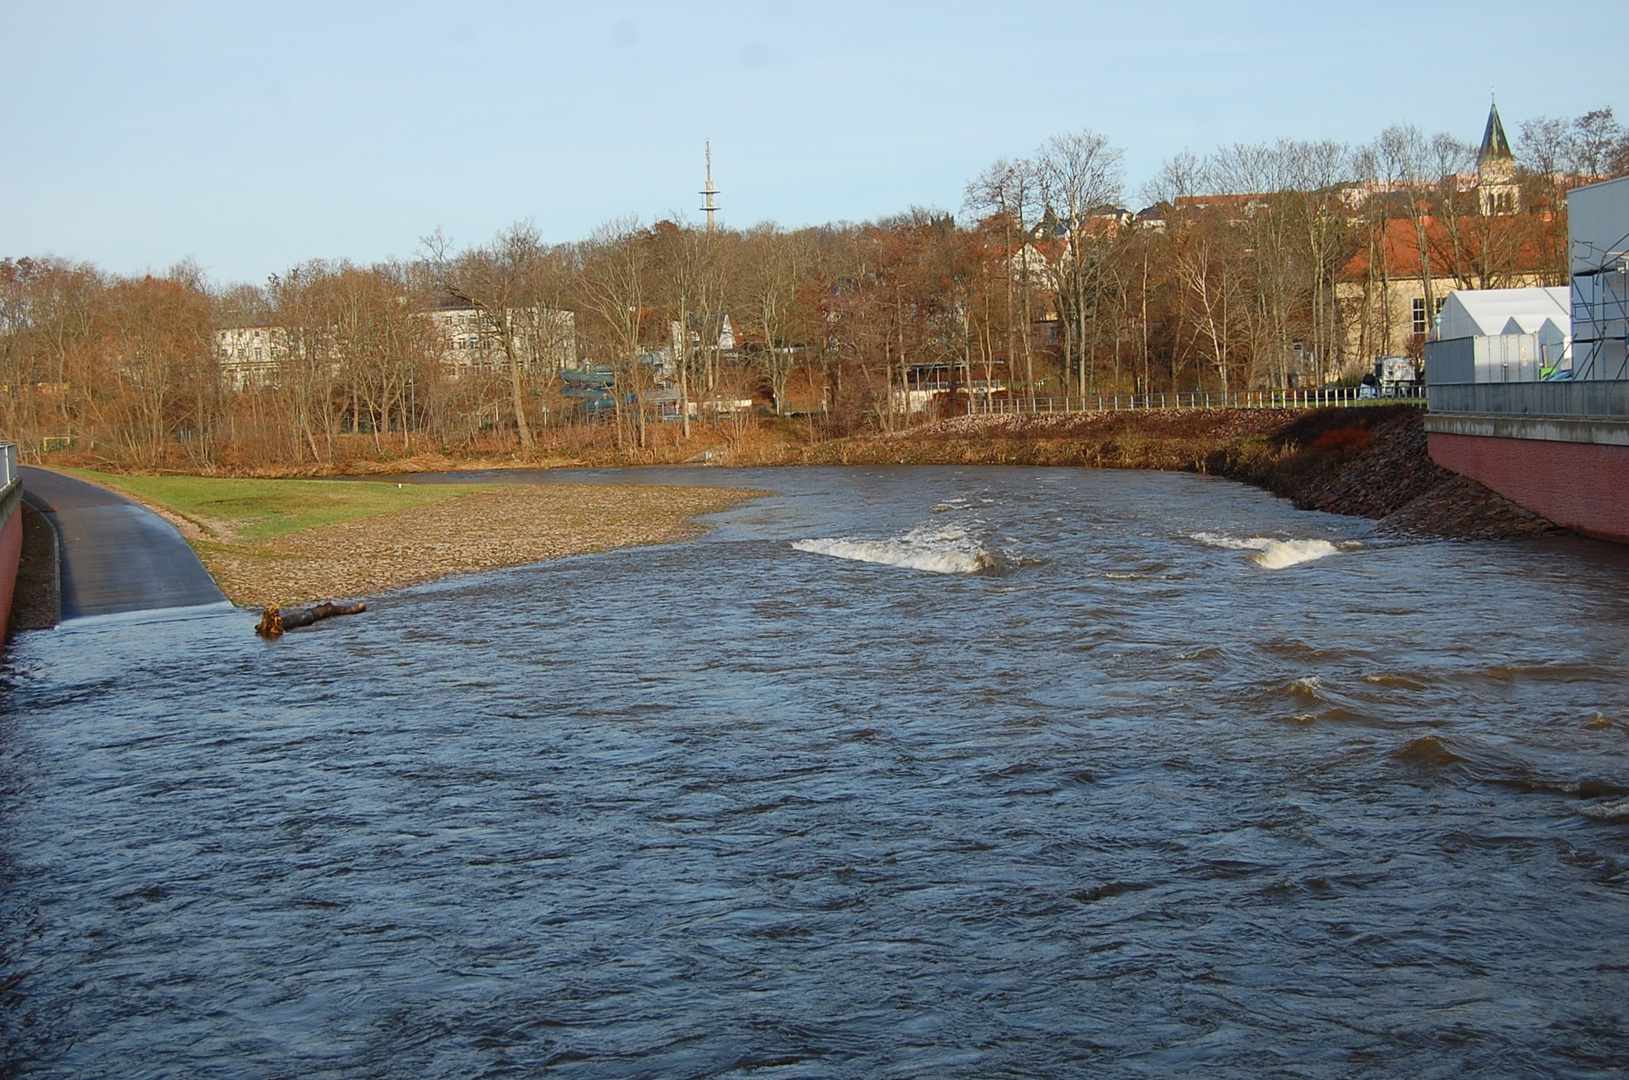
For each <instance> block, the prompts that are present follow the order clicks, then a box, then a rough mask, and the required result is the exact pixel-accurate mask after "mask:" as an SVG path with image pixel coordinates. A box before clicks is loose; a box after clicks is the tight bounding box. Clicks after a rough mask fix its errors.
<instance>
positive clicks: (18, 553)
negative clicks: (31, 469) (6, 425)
mask: <svg viewBox="0 0 1629 1080" xmlns="http://www.w3.org/2000/svg"><path fill="white" fill-rule="evenodd" d="M0 481H3V484H0V642H3V641H5V640H6V636H7V634H8V633H9V632H10V630H11V598H12V597H13V596H14V595H15V594H16V592H17V562H18V560H19V559H21V558H22V555H23V514H22V508H23V477H22V473H21V472H19V471H18V469H17V446H16V444H15V443H5V444H0Z"/></svg>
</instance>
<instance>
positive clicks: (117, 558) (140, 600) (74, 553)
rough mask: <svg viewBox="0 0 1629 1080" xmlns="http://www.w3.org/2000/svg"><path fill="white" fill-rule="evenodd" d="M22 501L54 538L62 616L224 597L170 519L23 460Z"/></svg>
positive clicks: (216, 600) (172, 605)
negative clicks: (42, 517)
mask: <svg viewBox="0 0 1629 1080" xmlns="http://www.w3.org/2000/svg"><path fill="white" fill-rule="evenodd" d="M22 477H23V501H25V502H26V503H28V505H29V506H31V507H33V508H34V509H35V510H38V511H39V512H40V513H42V514H44V515H45V517H46V518H47V520H49V521H50V523H51V524H52V525H53V526H55V528H56V531H57V535H58V537H60V539H61V579H60V580H61V590H62V593H61V603H62V618H63V619H64V620H68V619H82V618H88V617H90V616H93V615H115V614H120V613H124V612H131V611H151V610H155V609H163V608H180V607H197V606H200V605H204V604H218V603H224V602H225V600H226V597H225V596H223V595H222V594H221V590H220V589H219V588H217V587H216V585H215V582H214V580H213V579H212V578H211V577H210V576H209V571H207V570H205V569H204V566H203V564H202V563H200V562H199V561H198V556H197V555H195V554H193V551H192V549H191V548H190V547H188V546H187V542H186V541H185V540H183V539H181V535H180V534H179V533H177V532H176V531H175V529H174V528H173V527H171V525H170V523H169V522H167V521H165V520H164V519H163V518H161V517H159V516H158V515H157V514H155V513H153V512H152V511H151V510H148V509H146V508H145V507H142V506H138V505H137V504H136V503H133V502H131V501H130V500H129V499H126V498H124V497H123V496H122V495H117V494H114V493H113V492H111V491H109V490H107V489H106V488H101V487H97V486H96V485H95V484H87V483H86V482H84V481H83V480H76V479H74V478H73V477H71V476H64V475H62V474H61V473H57V472H52V471H50V470H49V469H39V468H32V467H28V466H24V467H23V469H22Z"/></svg>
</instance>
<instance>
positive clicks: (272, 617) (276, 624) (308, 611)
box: [255, 604, 368, 638]
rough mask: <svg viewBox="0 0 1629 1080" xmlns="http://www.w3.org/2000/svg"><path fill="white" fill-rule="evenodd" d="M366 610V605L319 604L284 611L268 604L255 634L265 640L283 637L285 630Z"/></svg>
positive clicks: (261, 614)
mask: <svg viewBox="0 0 1629 1080" xmlns="http://www.w3.org/2000/svg"><path fill="white" fill-rule="evenodd" d="M366 610H368V605H366V604H318V605H317V606H316V607H313V608H304V609H301V610H295V611H283V610H282V609H281V608H279V607H278V606H277V605H276V604H267V605H266V608H265V610H264V611H262V612H261V613H260V623H259V624H258V625H257V626H256V627H255V633H257V634H259V635H260V636H261V637H263V638H275V637H282V636H283V631H285V630H293V629H294V628H295V627H299V626H310V625H311V624H312V623H314V622H321V621H322V620H323V619H332V618H333V617H334V616H335V615H356V614H359V613H361V612H364V611H366Z"/></svg>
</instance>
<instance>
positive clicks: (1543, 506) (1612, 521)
mask: <svg viewBox="0 0 1629 1080" xmlns="http://www.w3.org/2000/svg"><path fill="white" fill-rule="evenodd" d="M1434 426H1435V425H1428V426H1427V430H1428V431H1429V434H1428V435H1427V439H1428V440H1429V443H1430V447H1431V460H1433V461H1435V462H1436V463H1437V464H1438V465H1441V466H1442V467H1443V468H1445V469H1451V470H1453V471H1454V472H1456V473H1459V474H1461V475H1462V476H1468V477H1470V478H1471V479H1472V480H1475V481H1477V482H1478V483H1481V484H1483V485H1485V486H1487V487H1489V488H1492V489H1493V490H1494V491H1497V492H1498V493H1499V494H1501V495H1503V496H1504V497H1505V498H1507V499H1509V500H1511V501H1512V502H1515V503H1518V504H1520V505H1522V506H1525V507H1527V509H1529V510H1531V511H1533V512H1534V513H1535V514H1542V515H1543V516H1545V517H1547V518H1549V519H1550V520H1551V521H1553V522H1555V523H1556V524H1557V525H1561V526H1564V527H1566V528H1569V529H1572V530H1573V531H1574V532H1580V533H1584V534H1585V535H1588V536H1596V537H1600V538H1601V539H1603V540H1616V541H1618V542H1620V543H1629V446H1623V445H1613V444H1609V443H1595V442H1571V441H1558V440H1555V439H1545V438H1507V437H1506V438H1501V437H1498V436H1493V435H1463V434H1453V433H1450V432H1445V431H1441V430H1431V429H1432V427H1434Z"/></svg>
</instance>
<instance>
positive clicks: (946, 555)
mask: <svg viewBox="0 0 1629 1080" xmlns="http://www.w3.org/2000/svg"><path fill="white" fill-rule="evenodd" d="M792 546H793V547H794V548H796V549H797V550H798V551H807V552H811V553H813V554H815V555H830V556H832V557H833V558H837V559H852V560H854V561H855V562H868V563H881V564H882V565H884V566H903V567H908V568H909V569H912V570H927V571H930V572H932V573H935V574H984V573H989V572H991V571H994V570H997V569H999V568H1000V565H1001V560H1000V557H999V556H997V555H996V554H995V553H994V552H992V551H990V550H989V549H988V548H986V547H984V546H983V545H981V544H980V543H979V542H978V541H977V540H975V539H973V538H972V537H970V536H968V535H967V534H966V533H964V532H962V531H960V530H957V529H933V528H927V527H923V528H920V529H912V530H911V531H910V532H908V533H905V534H904V535H903V536H899V537H896V538H895V539H892V540H856V539H852V538H848V537H838V538H829V539H817V540H797V541H794V542H793V544H792Z"/></svg>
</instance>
